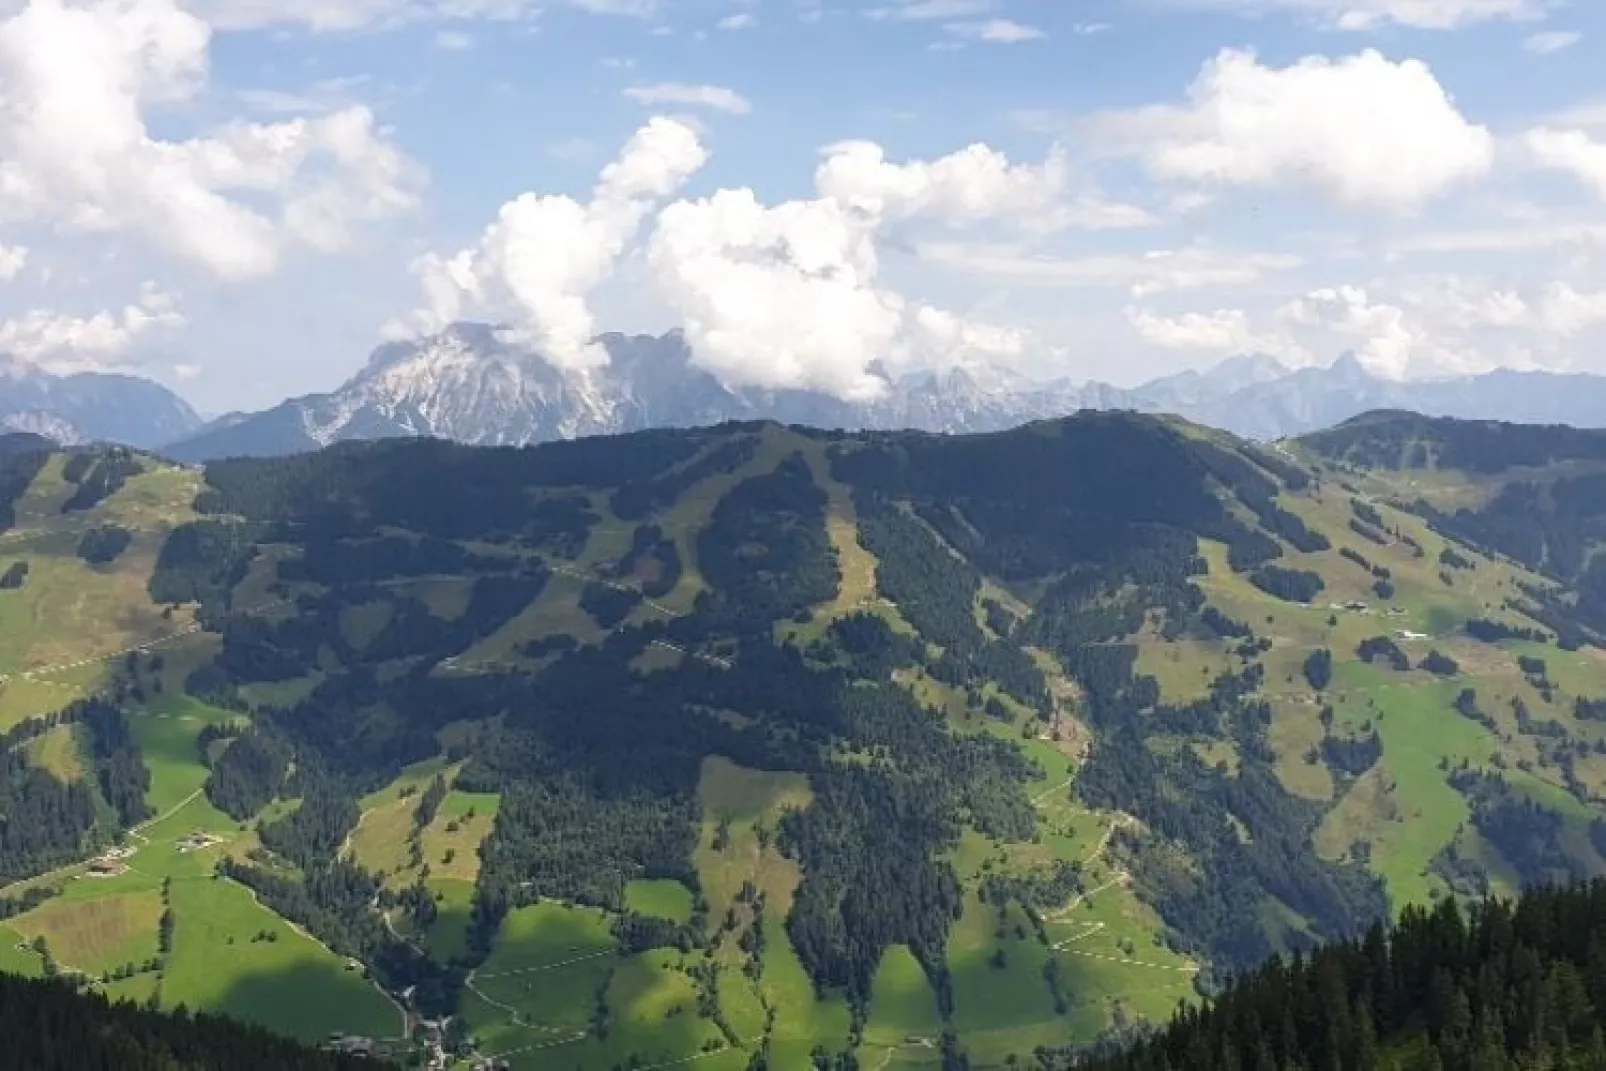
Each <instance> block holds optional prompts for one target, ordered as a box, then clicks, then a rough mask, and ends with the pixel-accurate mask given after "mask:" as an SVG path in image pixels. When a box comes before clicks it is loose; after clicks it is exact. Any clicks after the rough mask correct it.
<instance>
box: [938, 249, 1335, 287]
mask: <svg viewBox="0 0 1606 1071" xmlns="http://www.w3.org/2000/svg"><path fill="white" fill-rule="evenodd" d="M918 251H919V254H920V257H921V259H923V260H925V261H927V262H929V263H932V264H936V265H940V266H942V267H945V268H950V269H953V270H955V271H962V272H967V273H973V274H976V275H982V276H987V277H990V278H992V279H995V280H997V281H998V282H1001V283H1006V284H1009V285H1013V286H1041V287H1052V288H1060V287H1082V288H1111V287H1113V288H1119V289H1124V290H1128V291H1130V292H1131V293H1132V295H1133V296H1134V297H1146V296H1149V295H1152V294H1160V293H1165V292H1167V291H1172V290H1193V289H1200V288H1205V287H1228V286H1244V285H1247V284H1249V283H1253V282H1256V281H1258V280H1260V279H1263V278H1265V277H1266V276H1268V275H1272V274H1275V273H1277V272H1284V271H1291V270H1293V269H1295V268H1299V267H1302V266H1303V265H1304V264H1305V261H1304V259H1303V258H1301V257H1297V256H1293V255H1291V254H1286V253H1256V252H1236V251H1231V250H1216V249H1208V248H1199V247H1190V248H1184V249H1175V250H1171V249H1160V250H1153V251H1151V252H1147V253H1134V254H1127V253H1116V254H1107V255H1103V256H1084V257H1058V256H1048V255H1045V254H1040V253H1036V252H1033V251H1032V250H1031V249H1029V248H1025V247H1021V246H1013V245H997V244H985V243H960V242H928V243H924V244H922V245H921V246H920V247H919V250H918Z"/></svg>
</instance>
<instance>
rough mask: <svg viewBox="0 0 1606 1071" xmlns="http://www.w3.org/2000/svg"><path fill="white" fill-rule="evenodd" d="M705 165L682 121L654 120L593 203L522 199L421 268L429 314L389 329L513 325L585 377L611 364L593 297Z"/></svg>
mask: <svg viewBox="0 0 1606 1071" xmlns="http://www.w3.org/2000/svg"><path fill="white" fill-rule="evenodd" d="M706 159H707V153H706V152H705V151H704V149H703V146H702V145H701V143H700V142H699V141H698V139H697V135H696V133H695V132H694V131H692V129H691V128H690V127H688V126H686V125H685V124H684V123H680V122H677V121H676V120H673V119H663V118H656V119H653V120H651V121H650V122H648V123H647V124H646V125H645V126H643V127H642V128H641V129H640V130H638V131H637V132H636V134H635V136H634V137H632V138H631V139H630V142H629V144H627V145H626V146H625V148H624V150H623V151H622V152H621V153H620V155H619V158H618V159H617V160H615V161H614V162H613V163H611V164H609V165H608V166H607V167H606V168H604V169H603V171H602V174H601V176H600V178H599V180H598V182H597V185H596V187H595V189H594V190H593V191H592V194H591V199H590V200H589V201H588V202H586V203H584V204H581V203H580V202H578V201H576V200H574V199H573V198H569V197H560V196H545V197H543V196H539V195H537V194H534V193H526V194H522V195H521V196H519V197H518V198H516V199H514V200H512V201H509V202H508V203H507V204H504V205H503V206H502V209H501V211H500V212H499V213H498V215H497V219H496V222H494V223H492V224H491V225H490V226H489V227H488V228H486V230H485V233H484V234H483V235H482V236H481V238H480V240H479V242H478V244H476V245H475V246H473V247H471V248H468V249H464V250H461V251H459V252H458V253H456V254H454V255H452V256H450V257H441V256H438V255H435V254H430V255H428V256H425V257H423V258H421V259H420V260H419V261H418V262H417V263H416V264H415V265H414V270H415V271H416V272H417V274H418V276H419V279H420V283H421V285H422V287H423V291H424V306H423V307H422V308H421V309H419V310H417V311H416V312H414V313H413V314H412V315H411V316H410V317H408V318H407V319H406V320H404V321H402V322H399V323H393V324H391V325H389V326H388V327H387V333H389V334H392V335H400V334H405V333H411V332H414V331H423V332H430V331H438V330H440V329H441V328H443V327H445V326H446V325H447V324H449V323H451V322H452V321H454V320H459V319H462V318H463V317H464V316H466V315H470V314H473V315H484V316H488V317H491V318H494V319H498V320H505V321H507V322H508V323H510V324H511V326H512V328H513V331H514V333H515V334H516V335H517V336H518V337H519V338H520V339H521V340H523V341H525V342H527V343H528V344H530V345H531V346H533V347H535V348H536V349H537V350H538V351H539V352H540V353H541V354H542V355H543V356H544V357H545V358H546V359H547V360H549V361H551V362H552V363H553V364H555V365H557V366H559V367H561V368H566V369H582V368H586V367H591V366H594V365H597V364H600V363H603V362H605V361H606V360H607V356H606V354H605V353H604V352H603V351H602V349H601V347H598V346H596V345H594V338H595V336H596V334H597V329H596V323H595V321H594V319H593V317H592V314H591V310H590V307H589V305H588V303H587V298H588V296H589V294H590V293H591V291H592V290H593V289H594V288H595V287H596V286H597V284H598V283H600V282H601V281H602V280H603V279H605V278H606V277H607V276H608V275H609V274H610V273H611V272H612V271H613V269H614V266H615V265H616V264H617V262H618V260H619V258H620V256H621V255H622V254H623V253H624V251H625V248H626V246H627V245H628V244H629V242H630V241H631V239H632V238H634V236H635V234H636V232H637V230H638V229H639V228H640V226H641V223H642V221H643V220H644V219H645V218H646V216H647V214H648V213H649V212H650V211H651V209H652V207H653V205H654V204H656V203H657V202H659V201H661V200H662V199H663V198H665V197H667V196H669V195H671V194H673V193H674V192H675V191H676V190H677V189H679V188H680V186H681V185H682V184H683V183H684V182H685V181H686V179H687V178H689V177H690V176H691V175H692V174H693V173H694V172H696V171H697V169H698V168H700V167H702V165H703V162H704V161H705V160H706Z"/></svg>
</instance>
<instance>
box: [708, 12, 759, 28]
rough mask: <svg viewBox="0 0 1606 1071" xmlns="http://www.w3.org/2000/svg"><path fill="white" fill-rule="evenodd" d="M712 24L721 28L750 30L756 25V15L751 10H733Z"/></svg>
mask: <svg viewBox="0 0 1606 1071" xmlns="http://www.w3.org/2000/svg"><path fill="white" fill-rule="evenodd" d="M714 25H715V27H716V28H718V29H721V30H751V29H752V28H753V27H754V26H757V25H758V16H757V15H755V14H753V13H752V12H751V11H733V12H731V13H730V14H729V15H726V16H725V17H724V18H722V19H720V20H719V21H718V22H716V23H715V24H714Z"/></svg>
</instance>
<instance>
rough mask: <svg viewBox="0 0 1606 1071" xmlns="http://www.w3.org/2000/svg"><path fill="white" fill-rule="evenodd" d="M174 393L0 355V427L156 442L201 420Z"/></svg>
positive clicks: (73, 439) (64, 437) (187, 431)
mask: <svg viewBox="0 0 1606 1071" xmlns="http://www.w3.org/2000/svg"><path fill="white" fill-rule="evenodd" d="M202 423H203V422H202V420H201V418H200V417H199V416H197V415H196V413H195V410H193V409H191V408H190V407H189V405H188V404H187V403H186V402H185V401H184V400H183V399H182V398H180V397H179V396H178V395H176V394H174V393H173V392H172V391H170V390H168V389H167V388H166V387H163V386H161V385H159V384H156V383H152V382H151V381H150V380H148V379H141V378H139V377H138V376H125V375H108V374H103V373H96V372H84V373H79V374H76V375H70V376H57V375H52V374H50V373H49V372H45V371H42V370H40V369H39V368H37V367H35V366H33V365H31V364H29V363H27V362H26V361H22V360H18V359H16V358H10V357H6V356H4V355H0V431H10V432H29V433H32V434H35V435H42V436H44V437H46V438H48V439H51V440H54V441H55V442H58V443H60V444H62V445H64V446H80V445H83V444H85V443H91V442H117V443H126V444H127V445H129V446H138V447H145V448H154V447H158V446H162V445H164V444H166V443H170V442H173V441H174V440H175V439H180V438H183V437H185V436H188V435H191V434H193V433H195V432H196V431H197V430H198V429H199V428H200V427H201V425H202Z"/></svg>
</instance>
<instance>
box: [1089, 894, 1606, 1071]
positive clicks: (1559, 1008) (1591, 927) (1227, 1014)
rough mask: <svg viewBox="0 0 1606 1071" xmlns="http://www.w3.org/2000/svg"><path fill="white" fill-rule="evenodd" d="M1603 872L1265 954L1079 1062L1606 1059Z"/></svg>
mask: <svg viewBox="0 0 1606 1071" xmlns="http://www.w3.org/2000/svg"><path fill="white" fill-rule="evenodd" d="M1603 1022H1606V884H1603V883H1602V882H1600V881H1596V882H1593V883H1591V884H1589V885H1580V886H1575V887H1570V888H1561V889H1550V888H1547V889H1538V890H1533V891H1531V892H1528V893H1527V894H1525V895H1524V896H1523V897H1522V898H1521V899H1520V900H1519V901H1518V902H1516V903H1515V904H1513V903H1511V902H1508V901H1504V900H1492V901H1486V902H1483V903H1480V904H1477V905H1475V906H1474V907H1473V909H1472V910H1471V912H1470V913H1468V912H1465V911H1463V910H1462V909H1461V908H1460V907H1459V906H1458V905H1457V904H1456V902H1455V901H1454V900H1446V901H1444V902H1443V903H1442V904H1440V905H1439V906H1438V907H1437V908H1434V909H1431V910H1430V909H1424V908H1410V909H1408V910H1407V911H1406V912H1405V914H1404V916H1403V917H1402V918H1401V919H1400V921H1399V923H1398V924H1397V925H1395V926H1392V927H1384V926H1382V925H1379V926H1377V927H1374V928H1373V929H1370V930H1368V931H1367V933H1366V935H1365V936H1364V937H1362V938H1359V939H1356V940H1353V941H1346V942H1343V943H1340V944H1337V945H1331V946H1328V947H1324V948H1322V949H1320V950H1319V951H1317V952H1315V953H1313V954H1312V955H1311V956H1310V957H1309V958H1307V959H1296V960H1293V961H1281V960H1278V961H1273V962H1272V963H1271V964H1269V965H1267V966H1266V967H1263V968H1261V969H1260V970H1257V971H1254V972H1252V973H1250V974H1248V975H1247V976H1245V977H1243V978H1239V979H1235V980H1234V981H1233V982H1232V983H1231V985H1229V986H1228V987H1227V989H1226V991H1225V992H1224V993H1222V994H1220V995H1219V996H1218V997H1217V998H1216V999H1215V1000H1214V1001H1213V1002H1212V1004H1211V1006H1210V1007H1209V1008H1208V1010H1205V1011H1202V1012H1201V1011H1198V1010H1187V1011H1184V1012H1182V1013H1181V1014H1179V1015H1178V1017H1177V1019H1176V1020H1175V1021H1174V1022H1173V1023H1172V1024H1171V1026H1170V1027H1169V1028H1168V1029H1167V1030H1165V1031H1163V1032H1162V1033H1160V1034H1159V1035H1158V1036H1157V1037H1155V1038H1153V1039H1152V1040H1149V1041H1146V1042H1144V1043H1141V1044H1138V1045H1134V1046H1133V1047H1132V1048H1130V1049H1129V1050H1128V1051H1126V1052H1122V1053H1120V1054H1118V1055H1113V1056H1108V1057H1095V1058H1089V1059H1084V1060H1079V1061H1074V1062H1072V1063H1071V1066H1073V1067H1075V1068H1076V1069H1078V1071H1168V1069H1173V1068H1175V1069H1180V1068H1187V1069H1188V1071H1238V1069H1240V1068H1242V1069H1251V1068H1260V1067H1277V1068H1291V1069H1294V1068H1311V1069H1314V1068H1323V1067H1339V1068H1357V1069H1373V1068H1377V1069H1398V1071H1461V1069H1473V1068H1477V1069H1480V1071H1482V1069H1487V1071H1500V1069H1505V1068H1513V1069H1515V1068H1529V1067H1548V1068H1562V1069H1572V1068H1576V1069H1578V1071H1592V1069H1595V1068H1600V1067H1606V1034H1603V1031H1602V1026H1601V1024H1602V1023H1603Z"/></svg>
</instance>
